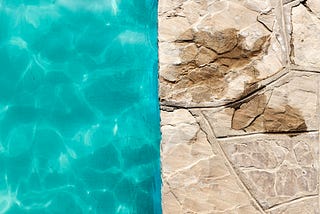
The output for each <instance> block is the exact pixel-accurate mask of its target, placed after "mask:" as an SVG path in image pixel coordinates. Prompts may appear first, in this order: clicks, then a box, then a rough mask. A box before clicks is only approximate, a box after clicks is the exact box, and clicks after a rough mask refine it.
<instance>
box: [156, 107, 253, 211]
mask: <svg viewBox="0 0 320 214" xmlns="http://www.w3.org/2000/svg"><path fill="white" fill-rule="evenodd" d="M161 118H162V121H161V130H162V135H163V138H162V146H161V160H162V178H163V188H162V203H163V212H164V213H168V214H171V213H172V214H173V213H174V214H176V213H177V214H178V213H259V212H258V210H257V209H256V208H255V207H254V206H253V205H252V203H253V202H252V199H251V198H250V196H249V195H248V193H247V192H246V191H245V190H244V189H243V187H242V186H241V185H240V183H239V180H238V179H237V177H236V175H235V174H234V173H233V171H232V170H231V169H230V168H229V166H228V162H226V159H224V157H223V154H222V153H221V152H219V147H218V145H217V144H214V145H212V142H209V140H208V139H207V137H206V133H204V131H203V130H202V128H200V125H199V123H198V122H197V120H196V118H194V117H193V116H192V115H191V113H190V112H189V111H188V110H185V109H179V110H175V111H172V112H165V111H162V112H161ZM230 170H231V171H230Z"/></svg>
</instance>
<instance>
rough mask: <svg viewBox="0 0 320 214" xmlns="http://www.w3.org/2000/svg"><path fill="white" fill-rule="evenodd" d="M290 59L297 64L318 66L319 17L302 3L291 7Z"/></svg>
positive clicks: (319, 49)
mask: <svg viewBox="0 0 320 214" xmlns="http://www.w3.org/2000/svg"><path fill="white" fill-rule="evenodd" d="M292 26H293V34H292V38H293V47H294V50H293V51H294V52H293V56H292V60H293V62H294V63H295V64H297V65H302V66H310V67H320V60H319V55H320V19H318V18H317V17H316V16H315V15H314V14H312V13H310V12H308V10H307V8H306V7H304V6H303V5H300V6H298V7H294V8H293V9H292Z"/></svg>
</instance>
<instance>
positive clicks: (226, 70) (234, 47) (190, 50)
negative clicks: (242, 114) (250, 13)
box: [164, 28, 269, 103]
mask: <svg viewBox="0 0 320 214" xmlns="http://www.w3.org/2000/svg"><path fill="white" fill-rule="evenodd" d="M191 38H193V40H192V41H189V42H185V41H186V40H189V39H191ZM181 39H182V38H181ZM244 40H245V38H243V37H242V36H240V35H239V34H238V31H237V30H236V29H233V28H230V29H225V30H222V31H221V32H220V31H219V32H214V33H210V32H206V31H198V32H191V31H188V32H186V35H185V36H183V42H181V43H179V45H178V48H179V49H180V59H181V64H179V65H175V66H173V67H172V69H175V71H174V73H176V74H177V81H175V82H172V81H166V79H164V80H165V82H166V83H167V85H168V87H169V88H171V89H172V90H175V93H173V94H172V97H171V98H173V99H177V98H179V97H190V98H191V99H192V101H193V102H196V103H201V102H209V101H211V100H213V99H220V98H222V97H223V96H224V95H225V94H226V93H227V91H228V82H230V78H231V79H232V78H236V77H237V76H238V75H237V74H239V73H243V74H246V75H248V76H249V77H251V80H250V82H245V83H244V92H243V93H241V95H240V96H239V97H238V98H242V97H245V96H247V95H248V94H250V93H251V92H252V91H254V90H256V89H257V88H258V87H259V86H258V84H256V83H257V82H258V81H259V79H258V76H259V72H258V71H257V70H256V69H255V68H253V67H252V66H251V65H250V63H251V62H252V58H255V57H258V56H259V55H261V53H263V51H264V50H265V49H266V48H267V46H268V44H269V39H268V37H267V36H264V37H261V38H260V39H258V40H257V41H256V42H255V44H254V45H253V48H252V50H246V49H244V45H243V42H244ZM226 77H227V78H226Z"/></svg>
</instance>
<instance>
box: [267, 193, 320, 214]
mask: <svg viewBox="0 0 320 214" xmlns="http://www.w3.org/2000/svg"><path fill="white" fill-rule="evenodd" d="M302 213H303V214H318V213H319V199H318V197H317V196H311V197H305V198H302V199H300V200H297V201H295V202H293V203H289V204H285V205H281V206H279V207H276V208H275V209H271V210H270V211H269V212H268V214H302Z"/></svg>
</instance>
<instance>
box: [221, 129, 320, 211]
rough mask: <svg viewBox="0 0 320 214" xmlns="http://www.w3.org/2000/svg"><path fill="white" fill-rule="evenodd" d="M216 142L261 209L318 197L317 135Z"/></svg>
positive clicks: (239, 138)
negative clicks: (295, 200)
mask: <svg viewBox="0 0 320 214" xmlns="http://www.w3.org/2000/svg"><path fill="white" fill-rule="evenodd" d="M220 141H221V143H222V147H223V149H224V151H225V153H226V155H227V156H228V158H229V160H230V161H231V162H232V164H233V166H234V167H235V168H236V170H237V172H238V173H239V175H240V177H241V179H242V181H243V182H244V183H245V184H246V186H247V187H248V188H249V190H250V192H251V193H252V195H253V196H254V197H255V198H256V199H257V200H258V201H259V204H261V205H262V207H263V208H265V209H268V208H270V207H273V206H275V205H277V204H282V203H286V202H290V201H292V200H294V199H298V198H301V197H304V196H309V195H314V194H317V193H318V186H317V183H318V173H319V162H318V155H319V151H318V150H319V145H318V135H317V134H301V135H297V136H290V137H289V136H286V135H274V136H268V135H257V136H248V137H245V136H244V137H237V138H235V139H223V140H220Z"/></svg>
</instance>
